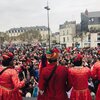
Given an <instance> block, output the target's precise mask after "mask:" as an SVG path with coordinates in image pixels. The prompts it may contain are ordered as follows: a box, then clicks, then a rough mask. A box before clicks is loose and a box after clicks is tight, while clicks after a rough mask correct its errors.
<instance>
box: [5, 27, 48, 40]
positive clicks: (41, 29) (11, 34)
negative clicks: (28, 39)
mask: <svg viewBox="0 0 100 100" xmlns="http://www.w3.org/2000/svg"><path fill="white" fill-rule="evenodd" d="M30 30H35V31H39V32H40V34H41V41H45V42H47V39H48V28H47V27H46V26H35V27H20V28H11V29H9V30H8V31H6V33H7V34H8V35H9V37H16V36H19V35H20V34H23V33H25V32H27V31H30Z"/></svg>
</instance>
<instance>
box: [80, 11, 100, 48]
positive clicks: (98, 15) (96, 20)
mask: <svg viewBox="0 0 100 100" xmlns="http://www.w3.org/2000/svg"><path fill="white" fill-rule="evenodd" d="M81 31H82V32H83V33H84V32H89V34H90V35H89V36H88V40H89V41H88V42H87V44H89V46H90V47H97V46H99V45H100V11H95V12H88V10H86V11H85V13H81ZM85 39H86V38H85ZM84 42H85V40H84V41H83V43H84Z"/></svg>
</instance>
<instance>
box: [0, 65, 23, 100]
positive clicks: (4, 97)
mask: <svg viewBox="0 0 100 100" xmlns="http://www.w3.org/2000/svg"><path fill="white" fill-rule="evenodd" d="M2 70H3V67H0V71H2ZM22 86H24V81H22V82H20V81H19V78H18V74H17V72H16V70H15V69H7V70H6V71H4V72H3V73H2V74H1V75H0V100H22V97H21V95H20V93H19V88H21V87H22Z"/></svg>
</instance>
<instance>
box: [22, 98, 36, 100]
mask: <svg viewBox="0 0 100 100" xmlns="http://www.w3.org/2000/svg"><path fill="white" fill-rule="evenodd" d="M23 100H37V99H36V98H23Z"/></svg>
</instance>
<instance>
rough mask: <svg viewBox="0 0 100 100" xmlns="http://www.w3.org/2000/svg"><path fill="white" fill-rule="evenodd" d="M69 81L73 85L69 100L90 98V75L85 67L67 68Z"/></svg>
mask: <svg viewBox="0 0 100 100" xmlns="http://www.w3.org/2000/svg"><path fill="white" fill-rule="evenodd" d="M69 74H70V81H71V85H72V86H73V88H72V92H71V97H70V100H92V98H91V95H90V91H89V89H88V79H89V78H90V76H91V72H90V69H89V68H87V67H79V68H77V67H74V68H70V69H69Z"/></svg>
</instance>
